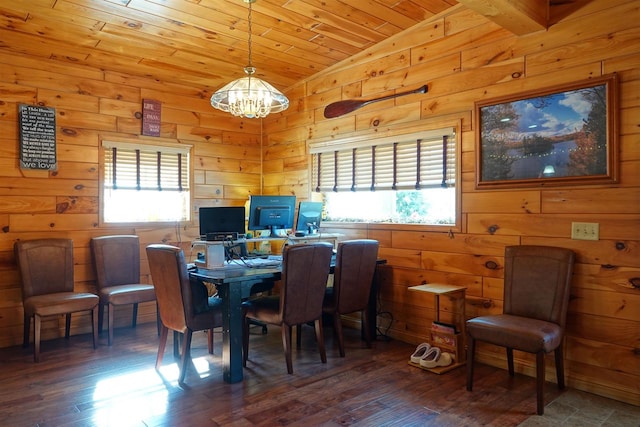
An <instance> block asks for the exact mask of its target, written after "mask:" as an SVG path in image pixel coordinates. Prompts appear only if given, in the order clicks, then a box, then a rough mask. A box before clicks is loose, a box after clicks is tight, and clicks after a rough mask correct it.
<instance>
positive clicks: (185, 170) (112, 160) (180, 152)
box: [102, 141, 191, 223]
mask: <svg viewBox="0 0 640 427" xmlns="http://www.w3.org/2000/svg"><path fill="white" fill-rule="evenodd" d="M102 147H103V148H104V180H103V183H104V184H103V194H102V196H103V199H102V212H103V214H102V221H103V222H104V223H123V222H126V223H128V222H174V221H188V220H189V219H190V217H189V212H190V203H191V202H190V191H189V151H190V148H191V147H190V146H182V145H177V144H176V145H175V146H153V145H144V144H135V143H125V142H111V141H103V142H102Z"/></svg>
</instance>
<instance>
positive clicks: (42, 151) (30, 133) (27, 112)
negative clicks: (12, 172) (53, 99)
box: [19, 104, 58, 170]
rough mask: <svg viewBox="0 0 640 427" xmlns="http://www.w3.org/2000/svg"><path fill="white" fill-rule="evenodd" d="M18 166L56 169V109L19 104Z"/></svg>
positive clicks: (22, 167)
mask: <svg viewBox="0 0 640 427" xmlns="http://www.w3.org/2000/svg"><path fill="white" fill-rule="evenodd" d="M19 116H20V124H19V125H20V168H21V169H45V170H57V169H58V159H57V156H56V110H55V108H50V107H40V106H38V105H27V104H20V105H19Z"/></svg>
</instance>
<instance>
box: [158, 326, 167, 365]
mask: <svg viewBox="0 0 640 427" xmlns="http://www.w3.org/2000/svg"><path fill="white" fill-rule="evenodd" d="M160 326H161V327H160V341H159V342H158V355H157V356H156V371H157V370H159V369H160V366H161V365H162V358H163V357H164V350H165V348H166V347H167V338H168V335H169V329H168V328H167V327H166V326H164V325H160Z"/></svg>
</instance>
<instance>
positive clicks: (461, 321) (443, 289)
mask: <svg viewBox="0 0 640 427" xmlns="http://www.w3.org/2000/svg"><path fill="white" fill-rule="evenodd" d="M409 290H410V291H412V292H426V293H429V294H432V295H433V296H434V298H435V312H436V313H435V314H436V318H435V320H436V321H439V320H440V296H442V295H446V296H448V297H450V298H452V299H454V300H455V314H456V316H455V319H456V320H455V325H456V328H457V329H458V331H459V332H458V333H457V334H448V333H445V332H436V331H430V332H429V337H430V344H431V345H432V346H436V347H441V348H443V349H445V350H448V351H450V352H452V353H453V354H454V355H455V362H454V363H452V364H451V365H449V366H439V367H436V368H424V367H422V366H420V365H418V364H415V363H412V362H409V364H410V365H412V366H417V367H419V368H421V369H424V370H427V371H431V372H435V373H436V374H443V373H445V372H449V371H450V370H452V369H455V368H457V367H459V366H462V365H464V364H465V360H466V351H465V333H466V331H465V321H466V318H465V293H466V290H467V288H466V287H464V286H457V285H445V284H439V283H429V284H424V285H418V286H411V287H409Z"/></svg>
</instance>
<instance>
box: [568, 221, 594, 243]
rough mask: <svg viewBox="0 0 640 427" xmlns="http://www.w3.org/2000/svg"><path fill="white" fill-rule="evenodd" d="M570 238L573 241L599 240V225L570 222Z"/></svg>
mask: <svg viewBox="0 0 640 427" xmlns="http://www.w3.org/2000/svg"><path fill="white" fill-rule="evenodd" d="M571 238H572V239H574V240H599V239H600V224H598V223H597V222H572V223H571Z"/></svg>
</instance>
